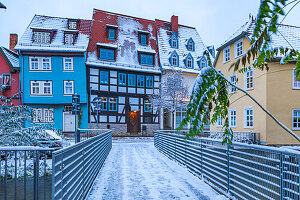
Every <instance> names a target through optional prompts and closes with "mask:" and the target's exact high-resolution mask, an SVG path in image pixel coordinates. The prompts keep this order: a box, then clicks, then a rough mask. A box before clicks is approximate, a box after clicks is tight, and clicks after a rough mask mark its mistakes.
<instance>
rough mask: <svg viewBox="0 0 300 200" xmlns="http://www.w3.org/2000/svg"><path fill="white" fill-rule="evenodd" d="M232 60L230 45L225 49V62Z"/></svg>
mask: <svg viewBox="0 0 300 200" xmlns="http://www.w3.org/2000/svg"><path fill="white" fill-rule="evenodd" d="M229 60H230V46H228V47H226V48H224V49H223V63H226V62H228V61H229Z"/></svg>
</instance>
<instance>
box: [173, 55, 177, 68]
mask: <svg viewBox="0 0 300 200" xmlns="http://www.w3.org/2000/svg"><path fill="white" fill-rule="evenodd" d="M174 60H176V61H175V64H174ZM172 66H178V56H177V55H176V54H175V53H174V54H173V55H172Z"/></svg>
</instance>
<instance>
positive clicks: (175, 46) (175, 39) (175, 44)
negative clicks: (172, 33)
mask: <svg viewBox="0 0 300 200" xmlns="http://www.w3.org/2000/svg"><path fill="white" fill-rule="evenodd" d="M172 48H175V49H177V48H178V39H177V38H175V37H173V38H172Z"/></svg>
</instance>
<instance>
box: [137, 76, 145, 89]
mask: <svg viewBox="0 0 300 200" xmlns="http://www.w3.org/2000/svg"><path fill="white" fill-rule="evenodd" d="M137 86H138V87H144V86H145V76H144V75H137Z"/></svg>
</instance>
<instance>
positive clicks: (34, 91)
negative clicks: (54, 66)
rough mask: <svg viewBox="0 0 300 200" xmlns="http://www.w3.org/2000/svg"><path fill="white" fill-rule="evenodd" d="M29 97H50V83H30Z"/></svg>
mask: <svg viewBox="0 0 300 200" xmlns="http://www.w3.org/2000/svg"><path fill="white" fill-rule="evenodd" d="M30 90H31V93H30V94H31V95H36V96H51V95H52V81H30Z"/></svg>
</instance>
